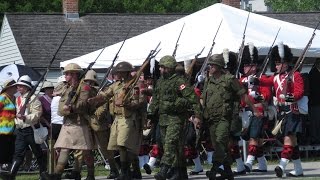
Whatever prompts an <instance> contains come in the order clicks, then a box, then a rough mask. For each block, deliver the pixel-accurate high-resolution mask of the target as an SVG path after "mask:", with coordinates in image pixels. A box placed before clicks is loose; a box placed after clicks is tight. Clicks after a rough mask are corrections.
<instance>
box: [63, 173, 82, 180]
mask: <svg viewBox="0 0 320 180" xmlns="http://www.w3.org/2000/svg"><path fill="white" fill-rule="evenodd" d="M63 179H74V180H81V173H80V172H78V171H71V172H67V173H66V174H65V175H64V177H63Z"/></svg>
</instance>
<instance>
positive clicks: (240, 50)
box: [236, 12, 250, 78]
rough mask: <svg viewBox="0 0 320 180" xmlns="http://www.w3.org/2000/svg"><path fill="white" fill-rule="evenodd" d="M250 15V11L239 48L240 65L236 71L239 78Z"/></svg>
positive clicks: (238, 61)
mask: <svg viewBox="0 0 320 180" xmlns="http://www.w3.org/2000/svg"><path fill="white" fill-rule="evenodd" d="M249 16H250V12H249V14H248V17H247V21H246V25H245V27H244V31H243V36H242V42H241V46H240V48H239V54H238V60H237V63H238V67H237V71H236V77H237V78H239V76H240V74H239V71H240V66H241V59H242V54H243V50H244V42H245V40H246V30H247V25H248V21H249Z"/></svg>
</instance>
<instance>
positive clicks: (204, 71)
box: [195, 19, 223, 87]
mask: <svg viewBox="0 0 320 180" xmlns="http://www.w3.org/2000/svg"><path fill="white" fill-rule="evenodd" d="M222 21H223V19H221V21H220V24H219V27H218V29H217V31H216V34H215V36H214V38H213V41H212V45H211V48H210V50H209V52H208V55H207V57H206V59H205V60H204V62H203V64H202V66H201V68H200V71H199V72H198V73H197V75H196V84H195V87H198V85H199V83H200V82H199V81H198V80H197V78H198V76H200V75H201V76H202V77H206V76H207V66H208V61H209V58H210V57H211V54H212V49H213V46H214V45H215V44H216V43H215V39H216V37H217V35H218V32H219V30H220V27H221V24H222Z"/></svg>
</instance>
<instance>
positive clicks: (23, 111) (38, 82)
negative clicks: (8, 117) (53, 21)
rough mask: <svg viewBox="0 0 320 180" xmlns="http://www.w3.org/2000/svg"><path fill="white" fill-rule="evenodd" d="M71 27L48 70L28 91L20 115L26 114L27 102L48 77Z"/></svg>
mask: <svg viewBox="0 0 320 180" xmlns="http://www.w3.org/2000/svg"><path fill="white" fill-rule="evenodd" d="M70 29H71V28H69V29H68V31H67V32H66V34H65V35H64V37H63V39H62V41H61V43H60V45H59V47H58V49H57V50H56V52H55V53H54V54H53V56H52V58H51V60H50V62H49V65H48V66H47V69H46V72H45V73H43V74H42V76H41V77H40V78H39V80H38V81H37V83H36V84H35V85H34V86H33V87H32V89H31V90H30V92H29V93H28V95H27V97H26V99H25V101H24V103H23V105H22V107H21V109H20V111H19V112H18V114H20V115H24V114H25V111H26V106H27V104H29V101H30V99H31V96H32V95H33V94H34V93H35V92H36V90H37V87H38V86H39V84H40V83H41V82H42V81H44V80H45V79H46V77H47V75H48V73H49V70H50V68H51V66H52V64H53V61H54V60H55V59H56V55H57V54H58V52H59V50H60V49H61V46H62V44H63V42H64V40H65V39H66V37H67V35H68V33H69V31H70Z"/></svg>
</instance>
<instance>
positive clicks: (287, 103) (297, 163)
mask: <svg viewBox="0 0 320 180" xmlns="http://www.w3.org/2000/svg"><path fill="white" fill-rule="evenodd" d="M270 61H271V64H272V65H273V66H275V67H276V70H277V72H276V74H275V75H274V76H272V77H270V78H261V79H260V84H262V85H269V86H270V85H271V86H273V88H274V91H275V101H274V102H275V105H277V107H278V111H279V115H280V116H281V119H282V118H283V121H282V128H281V131H280V132H281V135H282V136H283V137H284V145H283V150H282V152H281V160H280V163H279V165H278V166H277V167H276V168H275V173H276V175H277V177H282V176H283V174H284V173H285V169H286V166H287V164H288V163H289V161H290V160H292V161H293V163H294V170H293V171H291V172H289V173H288V174H287V176H293V177H298V176H303V169H302V166H301V160H300V152H299V146H298V143H297V134H298V133H301V132H302V122H301V119H300V118H299V117H300V116H299V109H298V105H297V101H298V100H300V99H301V98H302V97H303V94H304V83H303V78H302V76H301V74H300V73H299V72H297V71H296V72H293V73H292V77H290V76H289V77H288V74H291V73H289V72H291V71H292V67H293V65H294V63H295V62H294V59H293V55H292V53H291V49H290V48H289V47H288V46H287V45H283V43H279V44H278V45H277V46H274V47H273V48H272V51H271V58H270Z"/></svg>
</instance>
